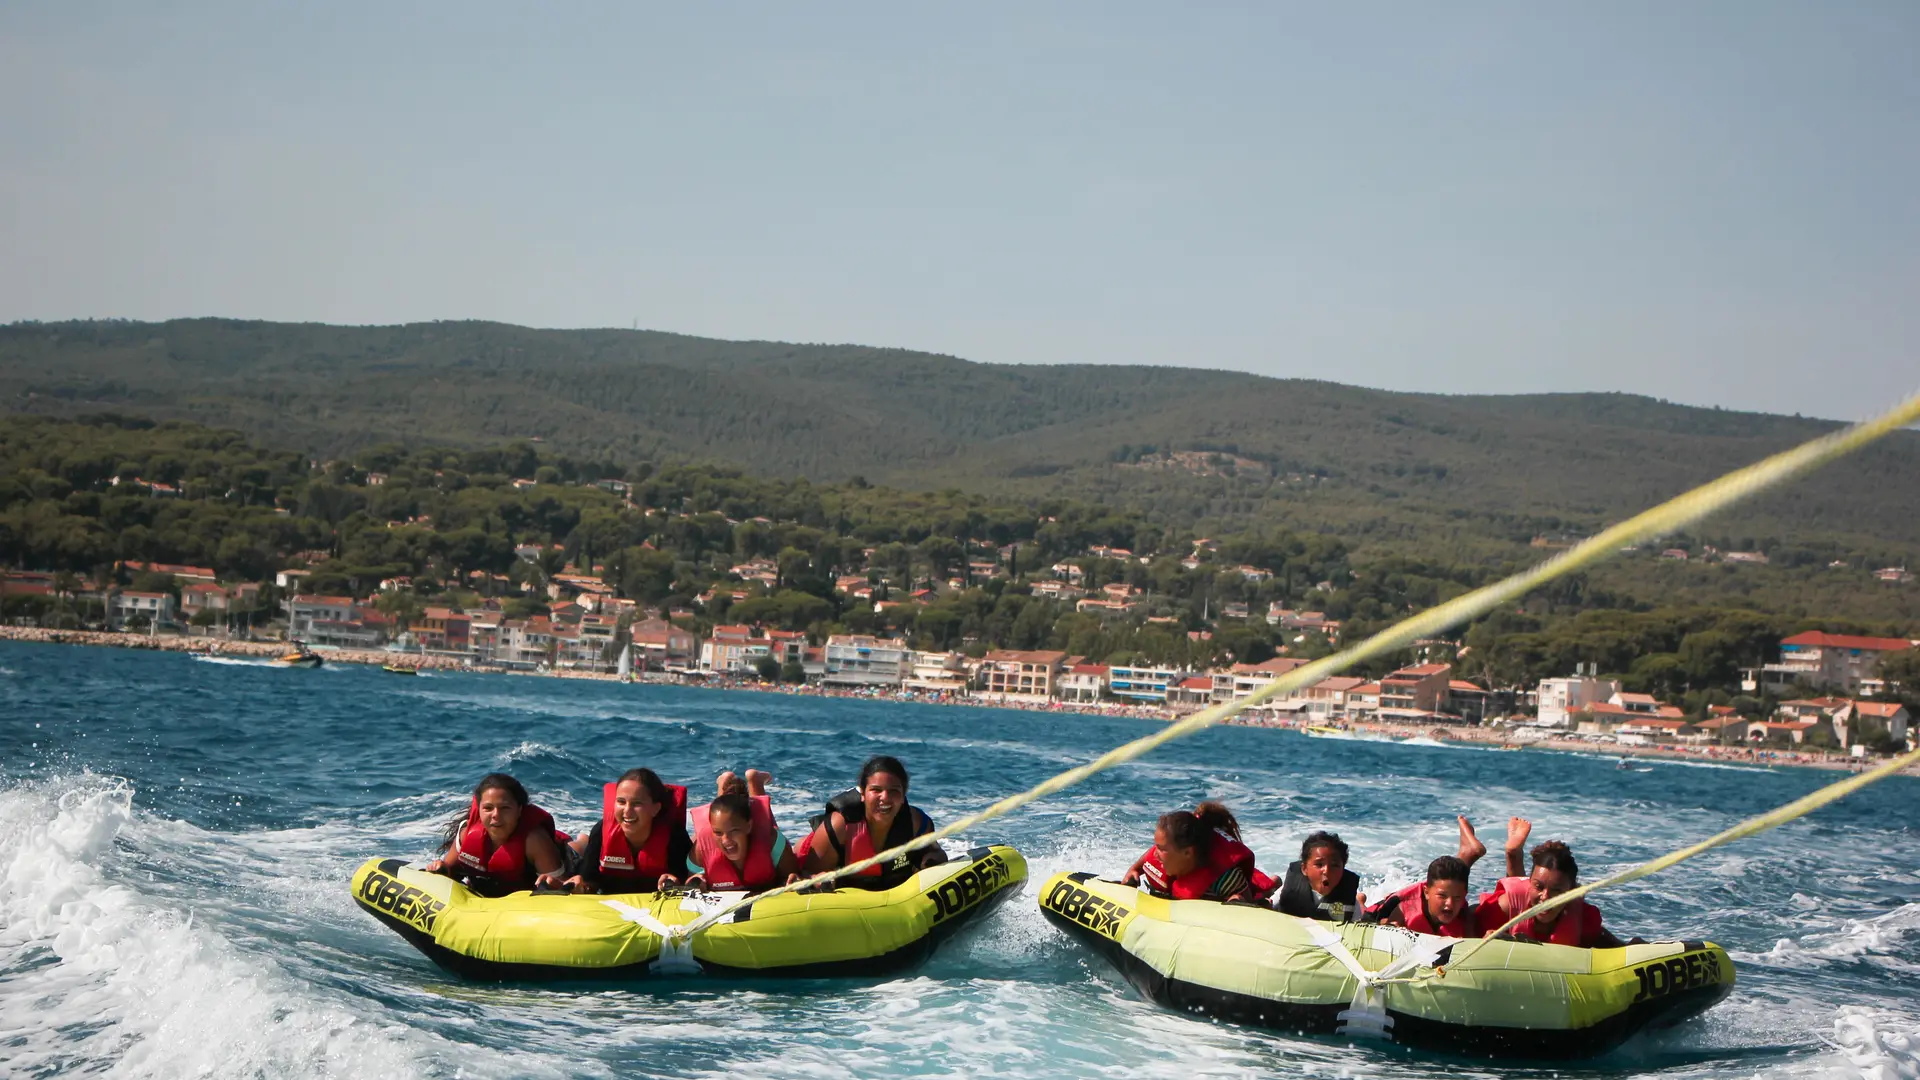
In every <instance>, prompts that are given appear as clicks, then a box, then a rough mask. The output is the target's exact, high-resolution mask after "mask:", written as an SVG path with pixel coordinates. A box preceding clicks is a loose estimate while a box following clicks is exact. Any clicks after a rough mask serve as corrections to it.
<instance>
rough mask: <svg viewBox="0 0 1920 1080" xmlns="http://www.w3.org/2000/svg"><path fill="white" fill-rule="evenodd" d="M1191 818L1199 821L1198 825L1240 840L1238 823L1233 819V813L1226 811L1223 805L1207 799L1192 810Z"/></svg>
mask: <svg viewBox="0 0 1920 1080" xmlns="http://www.w3.org/2000/svg"><path fill="white" fill-rule="evenodd" d="M1193 816H1194V817H1196V818H1199V819H1200V824H1202V825H1205V826H1206V827H1207V828H1209V829H1212V830H1213V831H1214V832H1222V833H1226V834H1227V835H1228V836H1231V837H1233V838H1234V839H1235V840H1238V839H1240V823H1239V822H1238V821H1235V820H1234V819H1233V811H1231V810H1229V809H1227V805H1226V804H1225V803H1218V802H1214V801H1213V800H1212V799H1208V800H1207V801H1206V802H1203V803H1201V804H1200V805H1199V806H1196V807H1194V808H1193Z"/></svg>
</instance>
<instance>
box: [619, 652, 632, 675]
mask: <svg viewBox="0 0 1920 1080" xmlns="http://www.w3.org/2000/svg"><path fill="white" fill-rule="evenodd" d="M620 678H622V679H631V678H633V646H631V645H627V646H623V647H622V648H621V649H620Z"/></svg>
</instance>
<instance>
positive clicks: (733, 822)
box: [687, 791, 800, 892]
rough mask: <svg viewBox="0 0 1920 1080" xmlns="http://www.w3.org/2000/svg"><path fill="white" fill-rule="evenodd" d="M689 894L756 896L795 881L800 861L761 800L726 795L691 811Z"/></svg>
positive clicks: (736, 793)
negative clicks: (702, 891) (741, 892)
mask: <svg viewBox="0 0 1920 1080" xmlns="http://www.w3.org/2000/svg"><path fill="white" fill-rule="evenodd" d="M693 813H694V837H693V856H692V858H690V859H688V860H687V868H688V869H689V870H692V871H694V873H693V875H692V876H691V877H689V878H687V887H688V888H690V889H712V890H714V891H716V892H727V891H733V890H745V891H747V892H759V891H760V890H762V889H771V888H773V887H774V886H775V885H781V884H786V883H790V882H794V881H798V880H800V860H799V859H797V858H795V857H794V854H793V849H792V848H791V847H788V846H787V838H786V837H785V836H783V835H781V832H780V829H779V827H778V826H776V825H775V824H774V822H773V805H772V803H771V801H770V800H768V798H767V797H766V796H765V795H751V796H750V795H746V794H744V793H742V792H739V791H729V792H727V793H725V794H723V795H718V796H715V797H714V800H713V802H711V803H709V804H708V805H706V806H704V807H701V808H699V809H697V810H695V811H694V812H693Z"/></svg>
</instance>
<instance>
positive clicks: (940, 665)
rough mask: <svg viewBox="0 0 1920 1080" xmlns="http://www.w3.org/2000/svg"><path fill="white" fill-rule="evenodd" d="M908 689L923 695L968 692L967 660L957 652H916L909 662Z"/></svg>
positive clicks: (906, 680)
mask: <svg viewBox="0 0 1920 1080" xmlns="http://www.w3.org/2000/svg"><path fill="white" fill-rule="evenodd" d="M905 683H906V688H907V689H909V690H918V691H921V692H922V693H934V694H964V693H966V692H967V658H966V657H965V656H963V655H962V654H960V653H956V652H915V653H913V655H912V657H911V659H910V660H909V661H908V668H907V677H906V679H905Z"/></svg>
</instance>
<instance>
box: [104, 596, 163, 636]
mask: <svg viewBox="0 0 1920 1080" xmlns="http://www.w3.org/2000/svg"><path fill="white" fill-rule="evenodd" d="M136 618H139V619H144V620H146V622H145V623H144V625H146V626H156V625H158V624H160V623H170V622H172V621H173V594H172V593H163V592H117V593H114V594H113V596H112V597H110V598H109V599H108V600H107V624H108V625H109V626H112V627H114V628H115V629H121V628H124V627H125V626H126V625H127V624H128V623H129V622H131V621H133V620H134V619H136Z"/></svg>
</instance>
